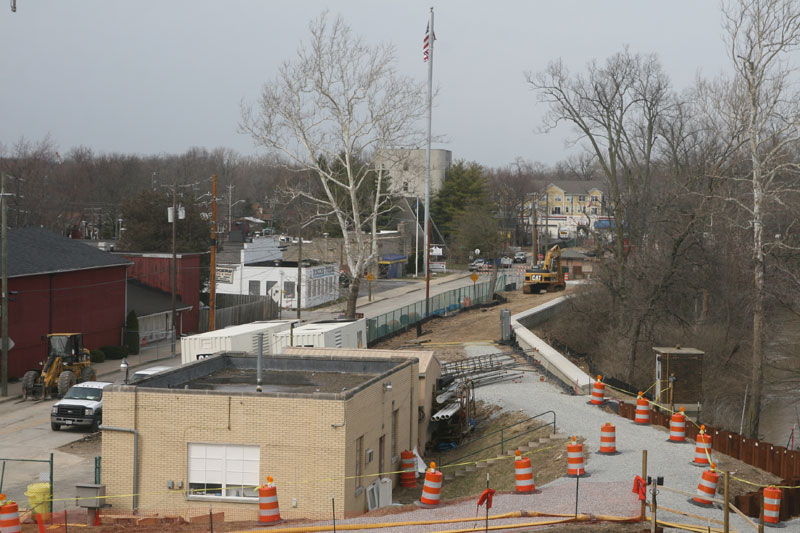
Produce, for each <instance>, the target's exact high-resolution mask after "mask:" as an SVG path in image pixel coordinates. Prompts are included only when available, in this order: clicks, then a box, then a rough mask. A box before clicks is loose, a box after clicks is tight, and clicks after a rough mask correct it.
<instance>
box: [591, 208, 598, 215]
mask: <svg viewBox="0 0 800 533" xmlns="http://www.w3.org/2000/svg"><path fill="white" fill-rule="evenodd" d="M591 214H592V215H596V214H597V208H596V207H593V208H592V213H591Z"/></svg>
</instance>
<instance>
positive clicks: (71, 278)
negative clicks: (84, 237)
mask: <svg viewBox="0 0 800 533" xmlns="http://www.w3.org/2000/svg"><path fill="white" fill-rule="evenodd" d="M7 263H8V272H7V275H8V290H9V295H10V297H11V298H13V300H10V301H9V302H8V335H9V337H10V338H11V339H12V340H13V341H14V348H12V349H11V350H10V351H9V352H8V375H9V376H10V377H20V376H22V374H24V373H25V371H27V370H31V369H39V361H43V360H44V359H45V358H46V355H47V342H46V341H43V340H42V336H43V335H47V334H48V333H83V337H84V344H85V346H86V347H87V348H90V349H94V348H99V347H101V346H106V345H114V346H118V345H120V344H121V341H122V328H123V326H124V324H125V300H126V294H127V284H126V280H127V272H126V271H127V269H128V266H129V265H130V264H131V263H130V261H128V260H127V259H125V258H124V257H119V256H114V255H112V254H109V253H107V252H103V251H101V250H98V249H96V248H93V247H91V246H87V245H85V244H84V243H82V242H80V241H75V240H72V239H68V238H66V237H62V236H60V235H57V234H55V233H52V232H50V231H47V230H45V229H40V228H17V229H9V230H8V258H7Z"/></svg>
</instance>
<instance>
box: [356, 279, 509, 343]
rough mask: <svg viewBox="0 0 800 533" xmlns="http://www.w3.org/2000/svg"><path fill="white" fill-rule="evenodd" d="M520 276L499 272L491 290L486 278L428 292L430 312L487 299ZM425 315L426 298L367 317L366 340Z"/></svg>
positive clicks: (450, 310)
mask: <svg viewBox="0 0 800 533" xmlns="http://www.w3.org/2000/svg"><path fill="white" fill-rule="evenodd" d="M523 277H524V275H522V274H518V273H499V274H498V275H497V281H496V283H495V289H494V290H490V288H489V285H490V284H491V281H490V280H487V281H483V282H480V283H474V284H473V285H472V286H467V287H460V288H458V289H452V290H449V291H446V292H443V293H441V294H437V295H434V296H431V297H430V298H428V302H429V307H428V309H429V310H430V316H432V317H433V316H447V315H449V314H452V313H457V312H459V311H461V310H462V309H469V308H471V307H475V306H478V305H482V304H485V303H488V302H489V301H491V300H492V295H493V294H494V293H495V292H498V291H504V290H515V289H516V288H517V287H519V286H520V284H521V283H522V278H523ZM424 319H425V300H422V301H420V302H416V303H413V304H410V305H406V306H404V307H401V308H399V309H395V310H394V311H389V312H388V313H384V314H382V315H378V316H376V317H374V318H370V319H367V343H368V344H371V343H373V342H375V341H377V340H379V339H382V338H384V337H387V336H389V335H392V334H393V333H396V332H398V331H401V330H404V329H406V328H408V327H409V326H413V325H414V324H416V323H417V322H420V321H422V320H424Z"/></svg>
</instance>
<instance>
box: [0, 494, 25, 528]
mask: <svg viewBox="0 0 800 533" xmlns="http://www.w3.org/2000/svg"><path fill="white" fill-rule="evenodd" d="M21 532H22V524H20V522H19V506H18V505H17V502H6V504H5V505H3V506H0V533H21Z"/></svg>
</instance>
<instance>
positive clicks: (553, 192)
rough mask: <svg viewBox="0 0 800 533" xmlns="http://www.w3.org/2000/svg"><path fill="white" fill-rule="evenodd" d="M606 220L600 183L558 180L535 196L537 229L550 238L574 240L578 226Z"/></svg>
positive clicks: (592, 225) (590, 225) (604, 202)
mask: <svg viewBox="0 0 800 533" xmlns="http://www.w3.org/2000/svg"><path fill="white" fill-rule="evenodd" d="M607 218H608V216H607V205H606V198H605V192H604V185H603V183H602V182H599V181H578V180H575V181H568V180H565V181H558V182H553V183H550V184H548V185H547V186H546V187H545V188H544V190H542V191H540V192H538V193H537V194H536V219H537V220H536V227H537V228H538V229H539V231H540V234H542V235H546V236H547V237H548V238H550V239H558V238H562V239H570V238H573V237H575V236H576V233H577V231H578V227H579V226H584V227H586V226H588V227H594V225H595V222H597V221H599V220H606V219H607Z"/></svg>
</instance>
